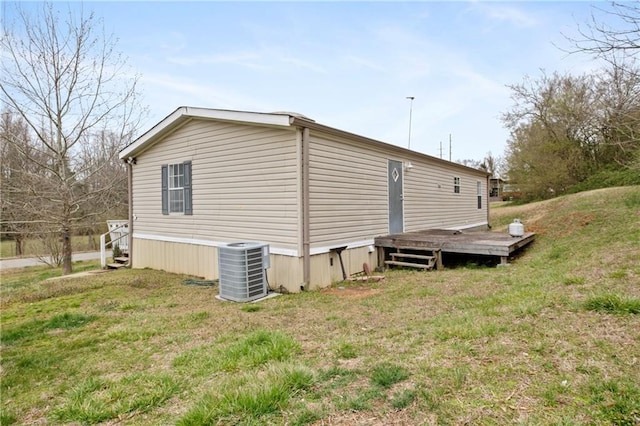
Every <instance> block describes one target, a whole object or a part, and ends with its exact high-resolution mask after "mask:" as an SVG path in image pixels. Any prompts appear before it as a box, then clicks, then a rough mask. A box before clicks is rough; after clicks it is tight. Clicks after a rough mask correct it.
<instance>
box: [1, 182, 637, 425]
mask: <svg viewBox="0 0 640 426" xmlns="http://www.w3.org/2000/svg"><path fill="white" fill-rule="evenodd" d="M515 217H518V218H520V219H522V220H523V222H524V224H525V227H526V228H527V230H532V231H534V232H537V233H538V236H537V239H536V241H535V243H534V244H533V245H532V246H531V247H529V248H527V249H526V250H525V251H524V252H523V253H521V254H520V255H519V256H518V257H517V258H516V259H514V260H513V261H512V265H511V266H510V267H505V268H495V267H486V266H483V265H480V264H474V263H467V264H466V265H465V266H462V267H457V268H454V269H445V270H442V271H430V272H422V271H411V270H392V271H387V272H386V273H385V275H386V280H384V281H383V282H380V283H373V284H366V285H363V284H362V283H361V284H358V285H345V284H344V283H341V284H337V285H335V286H334V287H332V288H330V289H326V290H323V291H312V292H305V293H300V294H296V295H282V296H279V297H275V298H272V299H268V300H265V301H262V302H259V303H252V304H237V303H231V302H221V301H218V300H216V299H215V297H214V296H215V295H216V294H217V288H215V287H203V286H192V285H185V284H184V282H185V278H187V277H185V276H181V275H174V274H168V273H163V272H160V271H152V270H119V271H114V272H110V273H105V274H100V275H95V276H90V277H82V278H68V279H57V280H50V281H45V280H44V278H45V277H46V276H47V271H48V270H47V269H46V268H40V267H38V268H26V269H24V270H13V271H3V272H2V276H1V278H2V285H1V287H0V290H1V295H2V299H1V302H0V308H1V320H2V345H1V351H2V352H1V355H2V371H1V374H2V376H1V379H2V381H1V388H0V391H1V396H2V402H1V404H2V405H1V406H2V416H1V422H0V423H1V424H3V425H5V424H40V423H48V424H96V423H104V424H116V423H118V424H127V425H158V424H179V425H206V424H224V425H227V424H228V425H263V424H273V425H281V424H288V425H393V424H396V425H414V424H415V425H421V424H427V425H430V424H434V425H435V424H463V423H468V424H496V425H502V424H507V423H519V424H531V425H534V424H584V425H587V424H589V425H591V424H617V425H637V424H638V423H639V422H640V262H639V261H638V259H640V187H626V188H614V189H607V190H597V191H592V192H588V193H580V194H574V195H572V196H568V197H562V198H558V199H554V200H550V201H546V202H542V203H535V204H528V205H520V206H506V207H501V208H500V209H497V211H496V212H495V215H494V216H493V217H492V223H493V225H494V229H506V227H507V225H508V223H510V222H511V221H512V220H513V218H515ZM445 262H446V258H445ZM445 264H446V263H445Z"/></svg>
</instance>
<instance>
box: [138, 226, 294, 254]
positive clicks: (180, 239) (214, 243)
mask: <svg viewBox="0 0 640 426" xmlns="http://www.w3.org/2000/svg"><path fill="white" fill-rule="evenodd" d="M133 238H139V239H141V240H152V241H163V242H165V243H180V244H193V245H196V246H206V247H220V246H223V245H226V244H230V243H233V242H237V241H210V240H200V239H197V238H183V237H170V236H166V235H153V234H140V233H136V232H134V233H133ZM256 242H263V241H256ZM269 252H270V253H271V254H281V255H283V256H293V257H299V256H298V251H297V250H293V249H286V248H278V247H274V246H271V245H269Z"/></svg>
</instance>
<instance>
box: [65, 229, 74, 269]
mask: <svg viewBox="0 0 640 426" xmlns="http://www.w3.org/2000/svg"><path fill="white" fill-rule="evenodd" d="M71 253H72V250H71V235H70V232H69V227H68V226H65V227H64V229H63V230H62V275H69V274H70V273H71V272H73V270H72V267H71Z"/></svg>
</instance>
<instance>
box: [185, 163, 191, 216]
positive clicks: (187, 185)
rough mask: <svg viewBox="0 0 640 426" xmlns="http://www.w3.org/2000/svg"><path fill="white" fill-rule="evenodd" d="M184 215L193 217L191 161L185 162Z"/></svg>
mask: <svg viewBox="0 0 640 426" xmlns="http://www.w3.org/2000/svg"><path fill="white" fill-rule="evenodd" d="M184 214H186V215H193V202H192V198H191V161H185V162H184Z"/></svg>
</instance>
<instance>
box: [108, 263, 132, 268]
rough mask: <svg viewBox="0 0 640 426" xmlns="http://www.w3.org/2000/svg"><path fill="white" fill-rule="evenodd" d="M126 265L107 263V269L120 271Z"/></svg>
mask: <svg viewBox="0 0 640 426" xmlns="http://www.w3.org/2000/svg"><path fill="white" fill-rule="evenodd" d="M125 266H127V265H125V264H124V263H107V268H111V269H120V268H124V267H125Z"/></svg>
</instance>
